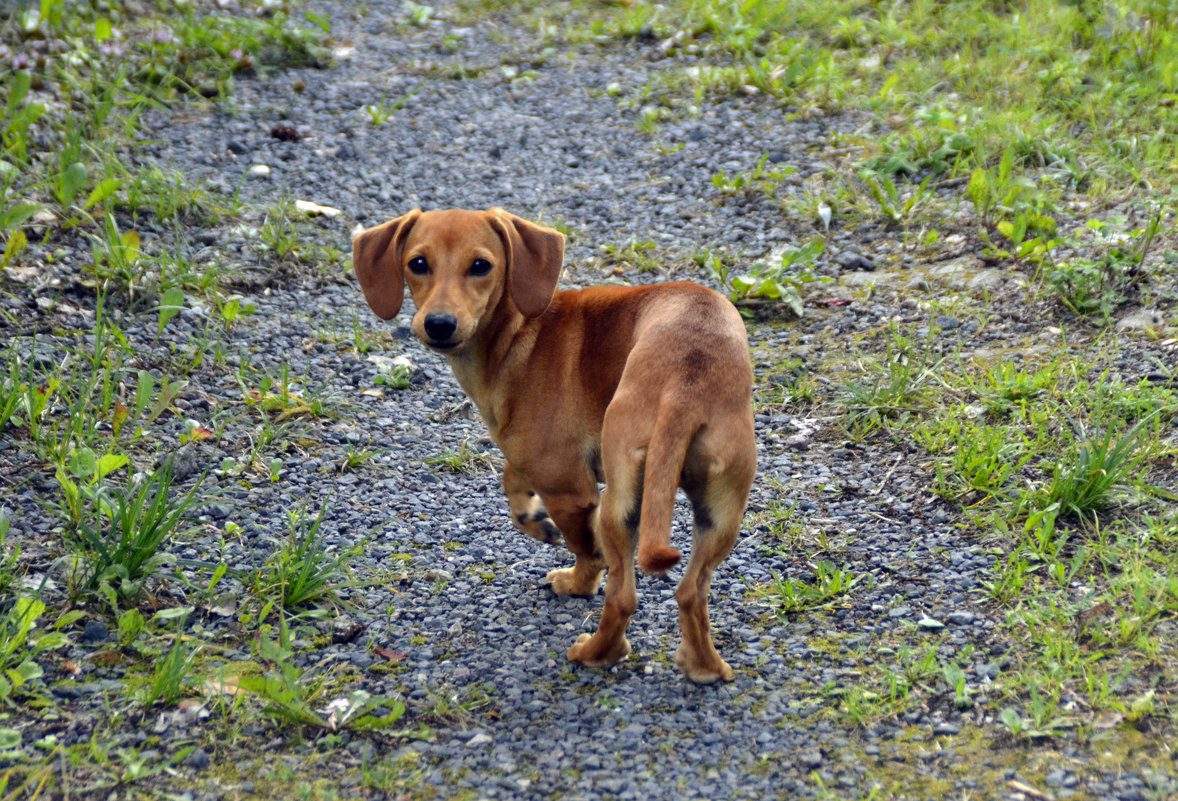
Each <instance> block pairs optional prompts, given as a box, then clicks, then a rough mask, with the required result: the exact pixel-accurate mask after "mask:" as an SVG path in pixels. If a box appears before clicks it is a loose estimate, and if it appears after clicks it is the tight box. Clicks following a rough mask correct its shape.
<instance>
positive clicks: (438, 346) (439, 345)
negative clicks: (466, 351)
mask: <svg viewBox="0 0 1178 801" xmlns="http://www.w3.org/2000/svg"><path fill="white" fill-rule="evenodd" d="M425 344H426V345H427V346H428V347H431V348H433V349H434V350H440V351H442V352H445V351H448V350H454V349H455V348H456V347H458V346H459V345H461V344H462V343H461V342H434V341H433V340H431V339H427V340H425Z"/></svg>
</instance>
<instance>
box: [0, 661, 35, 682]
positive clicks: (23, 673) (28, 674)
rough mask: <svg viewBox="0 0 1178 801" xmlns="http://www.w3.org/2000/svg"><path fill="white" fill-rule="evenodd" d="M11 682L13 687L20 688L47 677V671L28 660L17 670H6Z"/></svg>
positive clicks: (16, 668) (17, 667) (18, 666)
mask: <svg viewBox="0 0 1178 801" xmlns="http://www.w3.org/2000/svg"><path fill="white" fill-rule="evenodd" d="M5 673H6V674H7V675H8V678H9V680H10V681H11V682H12V686H13V687H20V686H21V685H22V684H28V683H29V682H30V681H33V680H34V679H39V678H41V677H42V676H44V675H45V671H44V670H42V669H41V666H40V665H38V664H37V663H36V662H34V661H33V660H31V659H26V660H25V661H23V662H21V663H20V664H19V665H17V666H16V667H15V668H12V669H11V670H6V671H5Z"/></svg>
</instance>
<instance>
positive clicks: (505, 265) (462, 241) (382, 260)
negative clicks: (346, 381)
mask: <svg viewBox="0 0 1178 801" xmlns="http://www.w3.org/2000/svg"><path fill="white" fill-rule="evenodd" d="M563 262H564V236H563V235H562V234H561V233H560V232H559V231H554V230H552V229H551V228H544V227H543V226H540V225H536V224H534V223H530V222H528V221H527V220H522V219H520V218H519V217H516V216H515V215H512V214H508V213H507V212H505V211H503V210H502V209H488V210H487V211H464V210H460V209H451V210H449V211H427V212H421V211H419V210H414V211H411V212H409V213H408V214H406V215H405V216H404V217H398V218H396V219H395V220H390V221H389V222H387V223H384V224H383V225H378V226H376V227H374V228H369V229H368V230H366V231H363V232H362V233H360V234H358V235H357V236H356V238H355V239H354V240H353V241H352V264H353V266H354V267H355V270H356V278H357V279H358V280H359V281H360V288H361V289H363V290H364V299H365V300H367V301H368V305H369V306H371V307H372V310H373V311H374V312H376V314H377V315H378V316H380V317H381V318H383V319H385V320H388V319H391V318H392V317H394V316H395V315H396V314H397V312H398V311H400V309H401V299H402V297H403V295H404V292H405V284H406V283H408V284H409V291H410V292H411V293H412V294H413V301H414V303H416V304H417V314H415V315H414V316H413V332H414V333H415V334H417V336H418V338H419V339H421V341H422V342H424V343H425V344H426V345H429V346H430V347H432V348H434V349H436V350H439V351H443V352H456V351H459V350H461V349H462V347H463V346H464V345H465V344H466V343H467V342H469V341H470V339H471V337H473V336H474V335H475V333H476V332H478V331H479V329H480V326H481V325H482V324H483V322H484V321H485V320H486V319H487V318H488V315H489V313H490V312H492V311H493V310H494V309H495V308H496V307H497V306H498V304H499V303H500V301H501V300H502V299H503V294H504V291H505V290H506V292H507V295H508V297H509V298H510V299H511V301H512V303H514V305H515V307H516V308H517V309H518V310H519V311H520V313H522V314H523V315H524V316H525V317H538V316H540V315H541V314H543V312H544V310H545V309H546V308H548V304H549V303H551V302H552V295H553V293H554V292H555V291H556V281H557V278H559V277H560V268H561V265H562V264H563Z"/></svg>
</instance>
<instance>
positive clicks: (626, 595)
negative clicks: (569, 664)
mask: <svg viewBox="0 0 1178 801" xmlns="http://www.w3.org/2000/svg"><path fill="white" fill-rule="evenodd" d="M642 306H643V310H642V313H641V315H640V317H639V319H638V321H637V323H636V325H635V329H634V337H633V345H632V347H631V348H630V351H629V355H628V357H627V359H626V363H625V368H624V370H623V372H622V376H621V380H620V381H619V382H618V386H617V389H616V391H615V392H614V395H613V398H612V400H611V401H610V404H609V406H608V408H607V409H606V412H605V419H604V422H603V425H602V431H601V447H602V460H603V466H604V472H605V476H606V490H605V492H604V493H603V494H602V498H601V517H600V526H599V533H600V535H601V538H602V549H603V551H604V552H605V554H606V556H607V560H608V559H609V558H610V555H611V554H614V555H616V558H617V565H616V568H617V569H616V570H615V565H614V564H613V562H612V560H611V564H610V575H611V576H615V575H617V576H618V577H619V578H621V579H622V580H621V581H618V582H615V581H614V580H613V579H612V578H611V580H610V582H609V583H607V585H606V600H605V609H604V610H603V612H602V627H601V628H599V630H598V633H597V634H596V635H594V636H593V637H592V638H590V639H587V640H585V641H583V642H582V643H579V644H578V646H577V647H576V648H575V650H574V651H573V652H570V655H569V656H570V658H572V659H577V660H578V661H589V662H596V661H598V659H597V656H598V655H599V654H602V653H608V652H610V651H611V650H614V651H616V650H618V643H619V638H621V637H622V636H623V635H622V631H624V622H625V621H628V619H629V617H630V615H631V614H632V613H633V609H634V608H636V606H637V594H636V591H635V587H634V582H633V569H634V563H633V561H632V560H633V558H634V552H635V543H636V544H637V564H638V567H640V568H641V569H642V570H643V571H645V572H647V573H654V574H663V573H665V572H667V571H668V570H669V569H670V568H671V567H673V566H674V565H675V564H676V563H677V562H678V561H679V558H680V556H679V552H678V551H677V550H675V549H674V548H672V547H671V545H670V536H671V516H672V512H673V509H674V503H675V491H676V489H677V488H678V487H682V488H683V489H684V491H685V492H686V493H687V496H688V498H689V499H690V501H691V504H692V507H693V510H694V518H695V520H694V528H693V536H692V540H693V541H692V549H691V560H690V562H689V564H688V566H687V571H686V574H685V575H684V577H683V580H682V583H681V584H680V587H679V592H678V600H679V607H680V621H681V626H682V630H683V644H682V646H681V647H680V649H679V652H678V653H677V654H676V661H677V662H678V663H679V665H680V667H681V668H682V669H683V670H684V672H685V673H687V675H688V677H689V678H692V679H693V680H696V681H712V680H715V679H717V678H722V679H729V678H731V675H732V673H731V669H730V668H729V667H728V665H727V664H725V663H724V662H723V660H721V659H720V657H719V655H718V654H717V653H716V650H715V647H714V646H713V645H712V641H711V635H710V632H709V624H708V613H707V598H708V591H709V588H710V586H711V578H712V572H713V571H714V570H715V568H716V566H717V565H718V564H719V563H720V562H721V561H722V560H723V559H724V557H726V556H727V555H728V552H729V551H730V550H731V549H732V545H733V543H735V541H736V537H737V535H738V534H739V531H740V521H741V518H742V516H743V514H744V508H745V503H746V502H747V500H748V493H749V488H750V487H751V485H752V480H753V475H754V473H755V471H756V442H755V439H754V434H753V418H752V407H751V393H752V369H751V367H750V364H749V357H748V340H747V337H746V335H745V330H744V324H743V322H742V321H741V319H740V316H739V315H738V314H737V313H736V310H735V309H734V308H733V307H732V304H730V303H729V302H728V301H727V300H726V299H725V298H723V297H722V296H720V295H718V294H717V293H715V292H712V291H711V290H708V289H705V288H703V287H700V286H698V285H696V284H690V283H676V284H665V285H661V286H657V287H655V288H653V289H652V290H650V293H649V295H647V296H646V297H644V298H643V299H642ZM615 588H616V589H615ZM615 619H616V620H617V630H616V631H612V630H610V628H607V627H606V625H605V624H606V622H607V621H612V620H615ZM611 628H612V627H611Z"/></svg>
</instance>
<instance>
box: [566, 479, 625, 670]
mask: <svg viewBox="0 0 1178 801" xmlns="http://www.w3.org/2000/svg"><path fill="white" fill-rule="evenodd" d="M617 494H619V493H618V492H617V490H616V489H614V488H613V485H609V486H606V488H605V492H603V493H602V496H601V512H600V515H599V519H598V534H599V535H600V537H601V549H602V551H603V552H604V554H605V560H606V564H607V565H608V567H609V573H608V577H607V578H606V582H605V603H604V605H603V606H602V608H601V620H600V622H599V623H598V624H597V631H596V632H595V633H594V634H592V635H589V634H582V635H581V636H580V637H579V638H578V639H577V641H576V642H575V643H574V644H573V646H572V647H571V648H569V651H568V658H569V661H570V662H581V663H582V664H585V665H598V666H601V665H612V664H614V663H615V662H620V661H621V660H623V659H625V658H626V657H627V656H628V655H629V654H630V643H629V641H627V640H626V628H627V627H628V626H629V625H630V618H631V617H632V616H633V615H634V610H635V609H637V608H638V589H637V587H636V585H635V581H634V552H635V549H636V547H637V545H638V530H637V527H636V526H630V525H628V524H627V522H626V520H625V519H624V518H625V515H626V511H624V510H619V509H618V506H619V504H618V503H616V502H615V500H614V497H613V496H615V495H617ZM622 503H629V504H632V499H626V500H625V501H622Z"/></svg>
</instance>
